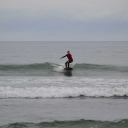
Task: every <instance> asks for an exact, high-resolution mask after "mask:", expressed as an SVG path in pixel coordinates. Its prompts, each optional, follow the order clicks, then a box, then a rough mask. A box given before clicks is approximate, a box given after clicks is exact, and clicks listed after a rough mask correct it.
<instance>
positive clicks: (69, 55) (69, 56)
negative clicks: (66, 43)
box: [62, 54, 73, 60]
mask: <svg viewBox="0 0 128 128" xmlns="http://www.w3.org/2000/svg"><path fill="white" fill-rule="evenodd" d="M66 56H67V58H68V59H69V60H73V58H72V54H66V55H65V56H63V57H62V58H64V57H66Z"/></svg>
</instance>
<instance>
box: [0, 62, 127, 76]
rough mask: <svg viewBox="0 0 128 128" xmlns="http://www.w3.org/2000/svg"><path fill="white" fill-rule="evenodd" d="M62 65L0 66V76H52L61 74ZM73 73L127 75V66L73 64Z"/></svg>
mask: <svg viewBox="0 0 128 128" xmlns="http://www.w3.org/2000/svg"><path fill="white" fill-rule="evenodd" d="M63 67H64V65H59V64H53V63H49V62H46V63H42V64H24V65H23V64H22V65H15V64H14V65H13V64H12V65H7V64H5V65H0V76H11V75H12V76H13V75H30V76H31V75H54V74H55V73H56V72H63ZM73 69H74V71H76V72H79V73H80V72H83V71H95V72H103V71H104V72H118V73H125V74H128V67H127V66H114V65H97V64H86V63H83V64H75V65H74V66H73Z"/></svg>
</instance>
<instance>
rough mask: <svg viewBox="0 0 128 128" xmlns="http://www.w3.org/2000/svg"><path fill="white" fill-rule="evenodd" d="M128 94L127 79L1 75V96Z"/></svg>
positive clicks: (104, 95) (34, 96)
mask: <svg viewBox="0 0 128 128" xmlns="http://www.w3.org/2000/svg"><path fill="white" fill-rule="evenodd" d="M81 95H83V96H90V97H111V96H115V95H116V96H124V95H125V96H128V80H127V79H100V78H99V79H91V78H80V77H79V78H78V77H77V78H76V77H59V78H58V77H12V78H10V77H9V78H8V77H3V78H2V77H0V98H10V97H11V98H36V97H40V98H52V97H54V98H59V97H78V96H81Z"/></svg>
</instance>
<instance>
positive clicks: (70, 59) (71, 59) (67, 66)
mask: <svg viewBox="0 0 128 128" xmlns="http://www.w3.org/2000/svg"><path fill="white" fill-rule="evenodd" d="M64 57H67V58H68V61H67V62H65V67H66V68H69V63H72V62H73V58H72V54H70V51H67V54H66V55H65V56H63V57H61V58H60V59H62V58H64Z"/></svg>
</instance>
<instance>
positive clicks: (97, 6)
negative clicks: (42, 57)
mask: <svg viewBox="0 0 128 128" xmlns="http://www.w3.org/2000/svg"><path fill="white" fill-rule="evenodd" d="M0 41H128V0H0Z"/></svg>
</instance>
